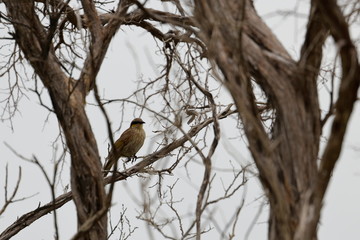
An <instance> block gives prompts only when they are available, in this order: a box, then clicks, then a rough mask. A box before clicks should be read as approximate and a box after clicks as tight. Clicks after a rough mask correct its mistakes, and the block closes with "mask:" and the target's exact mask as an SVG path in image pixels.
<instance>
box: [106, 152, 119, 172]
mask: <svg viewBox="0 0 360 240" xmlns="http://www.w3.org/2000/svg"><path fill="white" fill-rule="evenodd" d="M116 160H117V159H116V157H115V155H114V154H112V153H109V155H108V156H107V157H106V159H105V164H104V167H103V170H104V177H106V176H107V175H108V173H109V172H110V170H111V167H112V166H113V165H114V163H115V162H116Z"/></svg>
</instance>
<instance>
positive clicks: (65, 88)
mask: <svg viewBox="0 0 360 240" xmlns="http://www.w3.org/2000/svg"><path fill="white" fill-rule="evenodd" d="M4 3H5V4H6V7H7V11H8V13H9V16H10V17H11V20H12V21H13V25H14V28H15V33H14V38H15V40H16V42H17V44H18V45H19V47H20V49H21V50H22V51H23V53H24V54H25V56H26V59H28V60H29V62H30V64H31V66H32V67H33V68H34V70H35V72H36V74H37V75H38V76H39V77H40V79H41V80H42V82H43V84H44V85H45V87H46V88H47V90H48V92H49V95H50V98H51V101H52V104H53V107H54V111H55V114H56V116H57V118H58V120H59V123H60V125H61V127H62V130H63V132H64V135H65V138H66V143H67V146H68V147H69V150H70V155H71V188H72V193H73V198H74V201H75V205H76V209H77V216H78V226H79V227H80V226H81V225H82V224H83V223H84V222H85V221H86V220H88V219H89V218H90V217H91V216H93V215H94V214H95V213H97V212H98V211H99V210H101V209H103V208H104V207H106V194H105V189H104V182H103V177H102V173H101V163H100V158H99V153H98V149H97V144H96V140H95V138H94V135H93V132H92V129H91V126H90V123H89V120H88V118H87V115H86V112H85V109H84V102H85V92H84V91H83V89H84V88H85V86H83V84H82V82H75V81H74V80H73V79H71V78H69V77H67V76H66V75H65V74H64V72H63V71H62V69H61V65H60V63H59V61H58V59H57V58H56V56H55V52H54V50H53V46H52V44H51V37H50V41H49V36H48V34H49V32H47V31H46V30H45V28H44V26H42V24H41V23H40V21H39V19H38V18H37V16H36V14H35V12H34V11H35V10H34V1H32V0H21V1H13V0H7V1H4ZM106 238H107V216H106V214H104V216H103V217H101V218H100V220H99V221H98V222H97V223H95V224H94V226H93V227H92V228H91V230H90V231H88V232H87V233H84V234H83V235H82V236H81V239H94V240H99V239H106Z"/></svg>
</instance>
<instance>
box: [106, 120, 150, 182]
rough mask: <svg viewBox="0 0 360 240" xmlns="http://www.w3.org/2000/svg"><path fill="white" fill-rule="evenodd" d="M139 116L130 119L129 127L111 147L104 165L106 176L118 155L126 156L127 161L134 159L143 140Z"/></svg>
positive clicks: (143, 134)
mask: <svg viewBox="0 0 360 240" xmlns="http://www.w3.org/2000/svg"><path fill="white" fill-rule="evenodd" d="M144 123H145V122H144V121H143V120H142V119H141V118H135V119H134V120H132V122H131V124H130V127H129V128H128V129H126V130H125V131H124V132H123V133H122V134H121V136H120V138H119V139H118V140H117V141H116V142H115V148H116V150H115V149H111V151H110V152H109V155H108V156H107V158H106V161H105V165H104V176H106V175H107V174H108V173H109V171H110V169H111V167H112V166H113V165H114V164H115V162H116V161H117V160H118V159H119V158H120V157H127V158H128V161H130V160H131V159H136V155H135V154H136V153H137V152H138V151H139V150H140V148H141V147H142V145H143V144H144V140H145V131H144V129H143V126H142V125H143V124H144Z"/></svg>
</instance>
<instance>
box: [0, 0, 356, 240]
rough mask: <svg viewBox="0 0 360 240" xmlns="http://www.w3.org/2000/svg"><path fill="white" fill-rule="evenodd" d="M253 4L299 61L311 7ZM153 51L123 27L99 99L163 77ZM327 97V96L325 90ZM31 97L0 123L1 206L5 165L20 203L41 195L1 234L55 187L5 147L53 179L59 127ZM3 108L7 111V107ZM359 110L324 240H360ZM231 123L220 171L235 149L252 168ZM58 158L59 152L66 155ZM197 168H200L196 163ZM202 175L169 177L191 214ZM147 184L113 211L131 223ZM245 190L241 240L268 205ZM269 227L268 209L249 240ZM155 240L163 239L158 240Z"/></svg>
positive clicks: (66, 233) (123, 186) (14, 212)
mask: <svg viewBox="0 0 360 240" xmlns="http://www.w3.org/2000/svg"><path fill="white" fill-rule="evenodd" d="M255 5H256V9H257V10H258V12H259V14H260V15H262V16H265V21H266V22H267V23H268V24H269V26H270V27H271V29H273V31H274V32H275V34H276V35H277V37H278V38H279V39H280V41H281V42H282V43H283V44H284V46H285V47H286V49H288V50H289V52H290V54H292V56H294V57H295V58H296V57H297V56H298V55H299V51H300V46H301V43H302V39H303V34H304V31H305V26H306V15H307V13H308V3H307V1H282V0H276V1H274V0H273V1H270V0H258V1H256V2H255ZM278 11H281V12H282V13H283V14H284V13H286V12H289V13H290V12H293V13H297V17H296V18H294V15H291V14H289V15H288V16H280V15H279V12H278ZM1 31H2V29H0V34H1V36H2V37H3V36H4V35H6V32H5V33H4V32H1ZM358 35H359V28H358V29H353V36H354V37H358ZM0 45H1V42H0ZM330 45H331V41H329V43H328V46H330ZM154 49H155V44H154V40H153V38H152V37H150V36H149V35H148V34H145V33H144V31H143V30H139V29H137V28H135V27H133V28H128V27H123V28H122V29H121V30H120V31H119V32H118V34H117V35H116V38H115V39H114V41H113V42H112V44H111V47H110V49H109V51H108V55H107V58H106V59H105V61H104V63H103V66H102V69H101V72H100V74H99V76H98V78H97V82H98V84H99V89H100V93H101V94H106V96H107V97H108V98H110V97H114V98H123V97H126V96H128V95H129V94H131V93H132V91H133V90H135V89H136V87H137V85H136V83H135V81H136V80H137V79H139V78H140V77H144V78H152V77H155V76H157V75H158V71H159V69H158V64H160V63H161V62H162V58H161V56H158V55H157V54H154ZM327 51H329V52H334V49H332V48H327ZM28 86H29V87H30V86H31V83H28ZM109 86H111V87H109ZM6 87H7V83H6V82H5V81H3V80H1V79H0V91H1V92H0V94H1V95H0V97H1V99H3V98H4V95H3V93H4V92H5V91H3V89H4V88H6ZM319 88H320V89H321V88H322V86H321V85H319ZM322 93H324V94H325V91H323V92H322ZM91 95H92V94H90V97H89V99H88V101H89V102H93V100H92V96H91ZM27 96H28V98H27V97H23V99H22V100H21V102H20V106H19V112H18V114H17V115H16V116H15V117H14V118H13V122H12V125H11V124H10V122H8V121H4V122H1V123H0V153H1V160H0V187H1V189H0V205H2V203H3V198H2V197H3V195H4V194H3V191H4V190H3V186H4V179H5V174H4V173H5V170H4V169H5V166H6V164H8V167H9V171H10V182H9V185H10V191H11V189H12V188H11V186H13V185H14V183H15V181H16V177H17V170H18V166H22V172H23V176H22V183H21V186H20V190H19V194H18V195H17V196H18V197H17V198H22V197H28V196H31V195H33V194H34V193H37V195H35V196H33V197H31V198H30V199H27V200H25V201H21V202H18V203H14V204H12V205H11V206H10V207H9V208H8V209H7V211H6V212H5V214H3V216H1V217H0V232H1V231H3V230H4V229H5V228H6V227H7V226H9V225H10V224H11V223H12V222H14V221H15V220H16V218H17V217H19V216H21V215H22V214H25V213H27V212H29V211H31V210H33V209H35V208H36V207H37V206H38V205H39V204H45V203H48V202H49V201H50V200H51V195H50V189H49V187H48V186H47V184H46V182H45V180H44V176H43V175H42V173H41V172H40V170H39V168H38V167H36V166H35V165H33V164H31V163H28V162H24V161H23V160H20V159H19V158H18V157H16V156H15V155H14V154H13V153H12V152H11V151H10V150H9V149H8V148H7V147H6V146H5V144H4V142H6V143H7V144H9V145H10V146H12V147H13V148H14V149H15V150H17V151H18V152H19V153H21V154H22V155H23V156H26V157H31V156H32V155H36V156H37V158H38V159H39V160H40V161H41V162H42V163H43V165H44V166H45V167H46V170H47V171H48V173H51V172H52V165H51V164H50V163H51V162H52V161H53V159H51V157H52V155H53V152H52V151H53V150H52V148H51V145H52V142H54V141H55V138H56V137H57V134H58V131H59V126H58V124H57V120H56V117H55V116H54V115H53V114H50V115H49V114H48V111H47V110H46V109H45V108H43V107H41V106H40V105H39V104H38V100H37V98H36V97H35V96H34V95H33V94H31V93H29V94H27ZM223 99H224V102H229V98H228V96H227V95H226V94H225V93H224V96H223ZM327 100H328V99H327V97H326V96H325V95H324V96H322V98H321V101H322V103H323V106H325V105H326V102H327ZM0 106H1V107H3V105H0ZM107 110H108V113H109V115H110V117H111V121H112V124H113V125H112V127H113V129H118V128H119V127H120V126H119V122H120V120H121V119H120V111H121V109H119V105H117V106H108V107H107ZM87 111H88V114H89V119H90V121H91V123H92V127H93V130H94V133H95V136H96V139H97V141H98V147H99V151H100V154H101V157H102V158H103V157H105V156H106V153H107V144H108V139H107V131H106V126H105V121H104V118H103V116H102V115H101V113H100V112H99V110H98V109H97V108H96V107H94V106H88V107H87ZM127 112H128V114H125V118H124V124H123V125H122V126H121V130H120V131H117V132H116V133H115V137H118V136H119V134H120V132H122V131H123V130H124V129H126V128H127V127H128V125H129V124H130V121H131V120H132V119H133V117H134V115H133V110H129V111H126V113H127ZM359 112H360V106H359V102H358V103H357V104H356V105H355V109H354V112H353V115H352V118H351V122H350V124H349V127H348V131H347V135H346V138H345V141H344V145H343V150H342V154H341V157H340V160H339V161H338V164H337V166H336V169H335V173H334V176H333V178H332V181H331V184H330V188H329V190H328V192H327V195H326V199H325V205H324V209H323V212H322V218H321V223H320V227H319V239H326V240H338V239H346V240H357V239H360V207H359V203H360V188H359V186H360V161H359V160H360V138H359V136H360V125H359V123H360V114H359ZM136 114H138V113H136ZM142 118H143V119H144V120H145V122H146V125H145V130H146V132H147V134H148V137H147V141H146V143H145V145H144V147H143V148H142V149H141V150H140V152H139V154H138V155H146V154H147V153H150V152H151V149H152V147H153V146H152V145H151V144H150V142H151V140H152V139H153V138H152V137H153V136H154V134H153V133H152V131H154V130H156V129H154V128H155V126H154V121H152V115H151V114H148V113H145V114H144V115H143V116H142ZM232 124H233V123H231V122H230V121H222V127H223V128H224V130H223V132H222V138H223V139H228V140H227V141H226V142H225V144H231V145H232V146H236V148H235V147H234V148H230V150H229V148H227V149H226V148H224V147H222V148H220V149H218V150H217V152H216V154H215V155H214V157H213V161H214V165H215V166H216V167H223V166H224V165H226V164H227V163H223V162H222V161H224V158H225V157H224V156H225V155H226V156H231V154H229V151H235V153H234V152H233V153H232V154H236V155H237V156H239V159H237V160H235V162H237V164H238V165H241V164H246V163H247V162H250V161H251V158H250V156H249V154H248V151H247V150H246V148H245V146H242V147H241V148H239V147H238V145H239V141H238V139H237V140H236V141H232V140H229V139H231V138H232V137H235V136H238V134H235V133H233V130H232V129H233V128H232V127H234V126H233V125H232ZM327 127H328V126H327ZM327 129H328V128H327ZM222 144H223V145H224V140H223V141H222ZM236 144H237V145H236ZM223 145H222V146H223ZM234 149H237V150H234ZM58 154H60V152H59V153H58ZM227 158H230V157H227ZM227 158H226V161H227ZM194 166H196V164H195V165H194ZM69 167H70V166H69V162H68V161H67V162H66V163H65V164H64V166H63V170H62V174H63V176H62V180H63V181H59V183H58V184H59V185H58V189H59V190H60V189H63V186H62V185H66V184H67V181H68V179H69V177H68V174H69ZM201 172H202V170H201ZM200 177H202V175H200V176H191V178H190V179H189V178H187V177H186V176H185V171H184V169H178V170H177V171H175V172H174V175H173V176H171V177H169V179H168V181H169V183H173V182H175V181H176V180H177V179H180V180H179V183H178V185H177V188H176V189H177V191H178V192H177V194H178V197H181V196H186V195H189V196H190V197H189V198H188V200H186V201H189V202H185V203H186V204H189V206H188V205H186V204H185V206H186V207H189V209H191V206H190V205H191V204H193V203H194V202H195V201H196V189H195V188H194V187H192V186H198V185H199V180H200ZM224 179H225V181H226V177H224ZM155 180H156V179H154V181H155ZM141 182H142V181H141V180H138V179H137V178H136V177H133V178H130V179H128V180H127V181H126V182H124V183H117V185H116V190H115V191H116V195H115V196H114V204H115V207H114V209H115V208H116V207H117V208H119V209H121V207H122V204H124V205H125V206H126V207H127V214H128V217H131V216H132V217H134V216H135V215H137V210H138V208H139V207H137V206H136V205H135V204H131V203H129V202H131V201H135V200H134V198H132V196H131V195H132V194H134V196H138V197H139V196H140V198H141V188H140V186H141V184H142V183H141ZM129 189H131V190H132V191H133V193H132V194H128V193H129V191H130V190H129ZM244 191H245V192H246V203H245V208H244V209H243V210H242V213H241V214H240V219H239V224H238V228H239V231H238V235H237V236H238V237H237V239H244V237H245V235H246V232H247V230H248V228H249V226H250V225H251V221H252V220H253V219H254V216H255V215H256V213H257V211H258V208H259V206H260V205H261V204H262V201H261V200H257V199H258V197H260V196H261V190H260V185H259V183H258V182H257V180H256V179H255V178H252V179H250V181H249V184H248V185H247V187H246V189H244V190H243V191H242V192H241V194H240V195H239V198H238V199H237V200H239V199H240V197H241V196H242V194H243V193H244ZM61 193H62V192H58V193H57V194H58V195H60V194H61ZM231 201H233V200H231ZM231 201H229V202H227V203H226V205H225V206H223V208H222V209H221V210H219V212H218V213H217V215H216V217H218V218H219V221H220V222H221V221H222V219H221V218H222V217H226V216H228V215H227V214H228V213H231V212H232V211H233V208H232V207H231V206H232V205H231ZM61 209H62V210H61V211H59V212H58V214H59V220H60V223H59V225H60V239H69V238H70V237H71V236H72V235H73V234H74V232H75V231H76V217H75V215H74V214H73V213H74V206H73V203H68V204H66V205H65V207H63V208H61ZM116 214H118V212H115V211H114V215H116ZM113 217H116V216H113ZM134 219H135V218H134ZM52 221H53V217H52V215H51V214H49V215H47V216H46V217H43V218H42V219H40V220H38V221H37V222H35V223H33V224H32V225H31V226H30V227H29V228H27V229H26V230H23V231H22V232H20V233H19V234H18V235H16V236H15V237H14V238H13V239H52V238H53V234H54V230H53V222H52ZM266 221H267V214H266V207H265V208H264V209H263V213H262V214H261V216H260V218H259V219H258V220H257V222H256V224H255V226H254V229H253V230H252V231H251V234H250V235H249V238H248V239H255V240H258V239H259V240H261V239H266V233H267V224H266ZM133 223H134V225H136V226H138V227H139V228H141V229H138V230H137V231H136V232H135V235H134V236H133V238H132V239H146V233H147V232H146V231H145V230H144V225H143V224H142V223H141V222H139V221H138V222H135V220H134V222H133ZM213 231H214V230H213ZM216 236H217V235H216ZM204 238H206V239H218V237H214V235H212V234H211V233H209V234H208V235H206V236H204ZM156 239H162V238H161V237H158V238H156Z"/></svg>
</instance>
